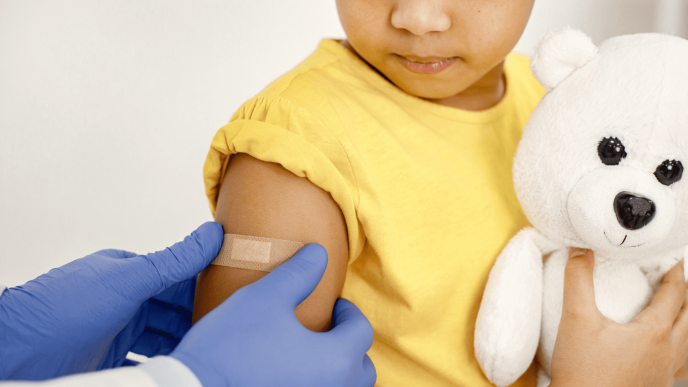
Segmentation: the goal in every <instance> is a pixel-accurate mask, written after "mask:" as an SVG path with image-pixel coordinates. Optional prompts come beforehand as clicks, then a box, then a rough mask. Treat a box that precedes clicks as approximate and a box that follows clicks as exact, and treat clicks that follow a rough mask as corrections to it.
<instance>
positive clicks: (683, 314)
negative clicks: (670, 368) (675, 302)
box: [671, 287, 688, 346]
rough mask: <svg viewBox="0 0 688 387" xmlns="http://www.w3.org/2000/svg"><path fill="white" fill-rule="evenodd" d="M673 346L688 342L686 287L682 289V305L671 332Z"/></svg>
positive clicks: (687, 289)
mask: <svg viewBox="0 0 688 387" xmlns="http://www.w3.org/2000/svg"><path fill="white" fill-rule="evenodd" d="M671 335H672V339H673V340H674V344H676V345H677V346H678V345H685V344H686V340H688V287H686V288H685V289H684V297H683V304H682V305H681V310H680V311H679V312H678V316H677V317H676V321H674V327H673V328H672V331H671Z"/></svg>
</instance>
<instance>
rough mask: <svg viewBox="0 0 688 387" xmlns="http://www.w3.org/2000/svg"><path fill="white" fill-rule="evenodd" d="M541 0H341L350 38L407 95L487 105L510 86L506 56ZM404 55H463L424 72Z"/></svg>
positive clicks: (480, 107) (414, 58) (341, 14)
mask: <svg viewBox="0 0 688 387" xmlns="http://www.w3.org/2000/svg"><path fill="white" fill-rule="evenodd" d="M533 2H534V0H468V1H465V0H464V1H459V0H375V1H371V0H337V10H338V12H339V19H340V20H341V22H342V27H343V28H344V32H346V36H347V39H348V41H347V42H346V43H344V44H345V46H346V47H349V48H350V49H351V50H352V51H354V52H355V53H357V54H358V55H359V56H360V57H361V58H362V59H363V60H365V61H366V62H368V64H370V65H371V67H373V68H374V69H376V70H377V71H378V72H380V73H381V74H382V75H384V76H385V77H386V78H387V79H388V80H389V81H390V82H392V83H393V84H395V85H396V86H397V87H399V88H400V89H402V90H403V91H405V92H407V93H408V94H411V95H414V96H417V97H420V98H424V99H427V100H429V101H431V102H435V103H438V104H440V105H445V106H451V107H455V108H459V109H464V110H476V111H477V110H484V109H488V108H490V107H492V106H494V105H496V104H497V103H498V102H499V101H500V100H501V99H502V97H503V96H504V91H505V89H506V86H505V82H504V76H503V67H504V58H505V57H506V55H507V54H508V53H509V52H511V50H512V49H513V48H514V46H515V45H516V43H517V42H518V39H519V38H520V37H521V34H522V33H523V30H524V29H525V27H526V23H527V22H528V18H529V17H530V12H531V10H532V8H533ZM399 56H403V57H405V58H407V59H409V60H411V61H415V62H424V60H423V59H422V58H424V57H439V58H450V57H457V58H458V59H457V60H456V62H454V63H453V64H452V65H451V66H449V67H448V68H446V69H445V70H443V71H441V72H439V73H435V74H421V73H416V72H413V71H411V70H409V69H408V68H407V67H406V66H404V65H403V64H402V63H401V62H400V61H399Z"/></svg>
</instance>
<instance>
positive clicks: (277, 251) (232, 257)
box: [210, 234, 304, 272]
mask: <svg viewBox="0 0 688 387" xmlns="http://www.w3.org/2000/svg"><path fill="white" fill-rule="evenodd" d="M303 246H304V245H303V243H301V242H293V241H286V240H283V239H272V238H263V237H254V236H246V235H238V234H225V239H224V241H223V242H222V248H221V249H220V253H219V254H218V255H217V257H216V258H215V260H214V261H212V262H211V263H210V264H211V265H220V266H230V267H238V268H241V269H250V270H260V271H267V272H270V271H272V270H273V269H274V268H276V267H277V266H279V264H281V263H283V262H285V261H286V260H288V259H289V258H291V257H292V256H293V255H294V254H296V252H297V251H299V250H300V249H301V248H302V247H303Z"/></svg>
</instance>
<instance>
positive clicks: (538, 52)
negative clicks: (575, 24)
mask: <svg viewBox="0 0 688 387" xmlns="http://www.w3.org/2000/svg"><path fill="white" fill-rule="evenodd" d="M596 55H597V46H595V44H593V42H592V40H591V39H590V37H589V36H588V35H586V34H584V33H582V32H581V31H578V30H574V29H573V28H570V27H566V28H564V29H563V30H559V31H550V32H548V33H547V34H546V35H545V36H544V37H543V38H542V40H540V44H538V46H537V47H536V48H535V55H534V56H533V61H532V62H531V64H530V69H531V70H532V71H533V75H534V76H535V78H536V79H537V80H538V81H539V82H540V84H541V85H542V86H544V87H545V89H547V91H550V90H552V89H554V88H555V87H557V86H558V85H559V84H560V83H561V82H562V81H563V80H564V79H566V78H568V76H569V75H571V74H573V72H574V71H576V70H577V69H579V68H581V67H583V66H585V64H586V63H588V62H590V61H591V60H592V59H593V58H594V57H595V56H596Z"/></svg>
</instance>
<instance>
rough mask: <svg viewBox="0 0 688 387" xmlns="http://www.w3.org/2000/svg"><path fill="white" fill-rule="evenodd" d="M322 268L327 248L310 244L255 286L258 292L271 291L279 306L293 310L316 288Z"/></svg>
mask: <svg viewBox="0 0 688 387" xmlns="http://www.w3.org/2000/svg"><path fill="white" fill-rule="evenodd" d="M325 268H327V250H325V248H324V247H322V246H321V245H319V244H317V243H312V244H309V245H306V246H304V247H302V248H301V250H299V251H298V252H297V253H296V254H294V256H293V257H291V258H289V260H288V261H286V262H284V263H283V264H281V265H279V266H277V267H276V268H275V270H273V271H272V272H270V274H268V275H266V276H265V277H263V278H261V279H260V280H259V281H257V282H256V283H255V284H254V285H256V286H255V287H259V288H261V293H263V294H273V295H274V296H275V297H277V298H280V301H282V302H281V304H282V305H285V306H288V307H289V308H292V309H293V308H296V306H298V305H299V304H300V303H301V302H302V301H303V300H305V299H306V298H307V297H308V296H309V295H310V294H311V293H312V292H313V290H315V287H316V286H318V283H319V282H320V279H321V278H322V276H323V274H324V273H325Z"/></svg>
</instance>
